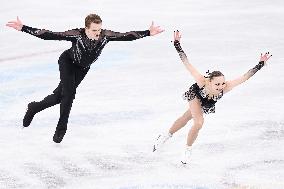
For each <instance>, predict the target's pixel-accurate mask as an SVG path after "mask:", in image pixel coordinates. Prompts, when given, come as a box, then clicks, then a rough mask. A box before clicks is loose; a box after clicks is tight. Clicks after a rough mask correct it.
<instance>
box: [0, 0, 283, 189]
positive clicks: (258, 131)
mask: <svg viewBox="0 0 284 189" xmlns="http://www.w3.org/2000/svg"><path fill="white" fill-rule="evenodd" d="M0 11H1V14H0V25H1V32H0V44H1V46H0V53H1V56H0V85H1V87H0V115H1V116H0V189H78V188H80V189H283V188H284V112H283V107H284V75H283V72H284V25H283V23H284V1H282V0H239V1H234V0H216V1H210V0H203V1H193V0H177V1H170V0H156V1H150V0H146V1H131V0H121V1H114V0H97V1H91V0H81V1H79V0H71V1H68V0H60V1H55V0H50V1H32V0H21V1H17V0H9V1H4V2H2V3H1V7H0ZM89 13H97V14H99V15H100V16H101V17H102V20H103V28H105V29H111V30H113V31H119V32H126V31H133V30H146V29H148V28H149V26H150V24H151V21H152V20H153V21H154V22H155V24H157V25H160V26H161V27H162V28H164V29H165V32H164V33H162V34H160V35H157V36H154V37H147V38H143V39H140V40H136V41H132V42H110V43H109V44H108V45H107V46H106V47H105V49H104V50H103V52H102V54H101V56H100V57H99V59H98V60H97V62H95V63H94V64H93V65H92V67H91V69H90V71H89V73H88V75H87V76H86V78H85V79H84V81H83V82H82V83H81V85H80V86H79V88H78V89H77V95H76V99H75V101H74V103H73V107H72V111H71V114H70V119H69V124H68V131H67V134H66V135H65V138H64V140H63V142H62V143H60V144H55V143H54V142H53V141H52V136H53V133H54V131H55V128H56V124H57V121H58V118H59V106H58V105H57V106H54V107H52V108H49V109H47V110H45V111H42V112H40V113H39V114H37V115H36V116H35V118H34V120H33V122H32V124H31V126H30V127H28V128H25V129H22V119H23V116H24V114H25V111H26V108H27V104H28V103H29V102H31V101H39V100H41V99H42V98H44V97H45V96H46V95H48V94H50V93H51V92H52V91H53V90H54V89H55V88H56V87H57V85H58V82H59V71H58V64H57V60H58V57H59V56H60V54H61V53H62V52H63V51H64V50H65V49H68V48H69V47H70V46H71V43H70V42H66V41H44V40H41V39H39V38H36V37H34V36H31V35H28V34H26V33H22V32H18V31H16V30H13V29H12V28H8V27H6V26H5V24H6V23H7V22H8V21H10V20H15V19H16V16H19V17H20V19H21V20H22V22H23V24H25V25H28V26H32V27H36V28H45V29H48V30H51V31H66V30H69V29H72V28H81V27H84V19H85V17H86V16H87V15H88V14H89ZM176 29H178V30H180V31H181V33H182V39H181V44H182V47H183V49H184V51H185V52H186V53H187V55H188V57H189V59H190V61H191V63H192V64H193V65H194V66H195V67H196V68H197V69H198V70H199V71H200V72H201V73H204V74H205V72H206V71H207V70H208V69H209V70H210V71H213V70H220V71H222V72H223V73H224V74H225V77H226V79H227V80H230V79H234V78H236V77H238V76H240V75H242V74H244V73H246V72H247V71H248V70H249V69H250V68H253V67H254V66H255V65H256V64H257V63H258V59H259V56H260V53H261V52H266V51H269V52H271V54H273V57H272V58H271V59H270V60H269V62H268V65H267V66H265V67H264V68H263V69H262V70H260V71H259V72H258V73H256V75H254V76H253V77H252V78H251V79H250V80H248V81H247V82H246V83H244V84H243V85H241V86H239V87H237V88H236V89H235V90H233V91H232V92H230V93H228V94H226V95H225V96H224V97H223V98H222V99H221V100H220V101H219V102H218V103H217V104H216V113H215V114H210V115H208V116H206V117H205V123H204V126H203V128H202V130H201V132H200V135H199V137H198V138H197V141H196V143H195V144H194V149H193V154H192V161H191V163H190V164H189V165H187V166H182V165H181V163H180V158H181V154H182V152H183V150H184V146H185V143H186V136H187V132H188V130H189V129H190V127H191V125H192V122H189V123H188V125H187V126H186V127H185V128H183V129H182V130H180V131H179V132H178V133H176V134H175V135H174V136H173V137H172V138H171V140H170V141H168V142H167V143H166V144H165V146H164V147H163V148H162V149H161V150H160V151H157V152H155V153H153V152H152V145H153V142H154V140H155V138H156V137H157V136H158V134H160V133H161V132H166V131H167V130H168V128H169V127H170V126H171V124H172V123H173V122H174V121H175V120H176V119H177V118H178V117H179V116H181V115H182V114H183V113H184V112H185V111H186V110H187V108H188V104H187V102H186V101H184V100H183V99H182V94H183V92H184V91H185V90H187V89H188V87H189V86H190V85H191V84H193V83H194V80H193V78H192V77H191V75H190V74H189V72H187V70H186V69H185V68H184V66H183V65H182V63H181V61H180V59H179V56H178V54H177V52H176V51H175V49H174V47H173V44H172V43H171V40H172V39H173V31H174V30H176Z"/></svg>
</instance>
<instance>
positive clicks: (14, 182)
mask: <svg viewBox="0 0 284 189" xmlns="http://www.w3.org/2000/svg"><path fill="white" fill-rule="evenodd" d="M27 186H28V185H27V184H24V183H21V181H20V180H19V179H18V178H16V177H12V176H11V175H10V174H9V173H7V171H4V170H0V188H2V189H5V188H7V189H8V188H9V189H10V188H24V187H27Z"/></svg>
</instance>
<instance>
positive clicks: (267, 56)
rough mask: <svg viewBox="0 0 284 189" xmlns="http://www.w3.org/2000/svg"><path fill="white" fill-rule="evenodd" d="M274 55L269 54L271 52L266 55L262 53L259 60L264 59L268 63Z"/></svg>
mask: <svg viewBox="0 0 284 189" xmlns="http://www.w3.org/2000/svg"><path fill="white" fill-rule="evenodd" d="M270 57H272V55H271V54H269V52H267V53H265V54H264V55H262V53H261V54H260V59H259V62H261V61H263V62H264V63H265V64H266V61H267V60H268V59H269V58H270Z"/></svg>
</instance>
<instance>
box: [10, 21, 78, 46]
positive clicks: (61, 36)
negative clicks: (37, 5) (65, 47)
mask: <svg viewBox="0 0 284 189" xmlns="http://www.w3.org/2000/svg"><path fill="white" fill-rule="evenodd" d="M6 26H8V27H11V28H14V29H16V30H18V31H22V32H26V33H28V34H31V35H33V36H36V37H38V38H41V39H44V40H67V41H72V39H75V37H76V36H77V35H78V34H79V31H78V30H69V31H65V32H52V31H48V30H45V29H37V28H32V27H29V26H26V25H23V24H22V22H21V20H20V19H19V17H17V20H16V21H10V22H8V23H7V24H6Z"/></svg>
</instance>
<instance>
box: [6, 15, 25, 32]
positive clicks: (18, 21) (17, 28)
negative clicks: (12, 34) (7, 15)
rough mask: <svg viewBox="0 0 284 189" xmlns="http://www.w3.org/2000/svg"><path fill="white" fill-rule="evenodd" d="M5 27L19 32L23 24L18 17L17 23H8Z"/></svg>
mask: <svg viewBox="0 0 284 189" xmlns="http://www.w3.org/2000/svg"><path fill="white" fill-rule="evenodd" d="M6 26H8V27H11V28H14V29H15V30H18V31H21V30H22V27H23V24H22V22H21V20H20V19H19V17H18V16H17V21H10V22H8V23H7V24H6Z"/></svg>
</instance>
